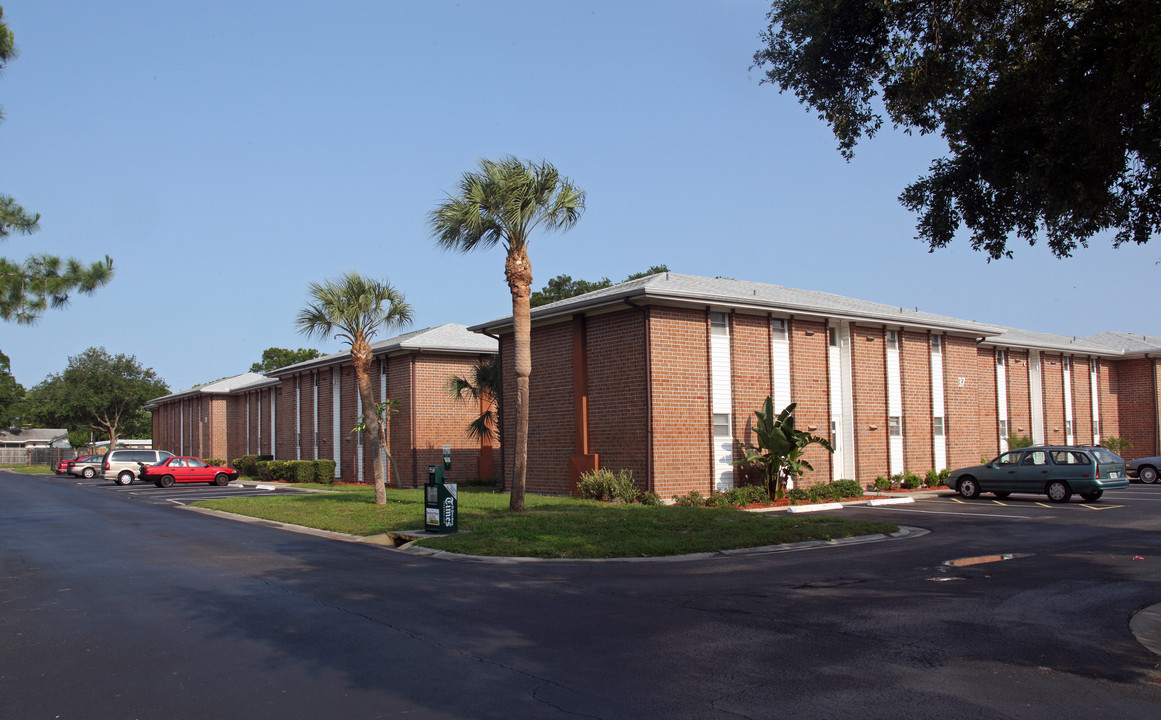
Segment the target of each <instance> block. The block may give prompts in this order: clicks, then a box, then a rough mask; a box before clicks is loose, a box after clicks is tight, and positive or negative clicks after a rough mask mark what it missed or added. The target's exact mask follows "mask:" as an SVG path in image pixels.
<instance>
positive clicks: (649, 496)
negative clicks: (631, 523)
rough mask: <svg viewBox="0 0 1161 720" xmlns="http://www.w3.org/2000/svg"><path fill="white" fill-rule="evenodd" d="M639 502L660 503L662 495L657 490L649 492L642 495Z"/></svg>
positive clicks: (646, 503)
mask: <svg viewBox="0 0 1161 720" xmlns="http://www.w3.org/2000/svg"><path fill="white" fill-rule="evenodd" d="M637 502H639V503H641V504H642V505H660V504H661V496H660V495H658V494H657V493H655V492H647V493H645V494H644V495H642V496H641V499H640V500H638V501H637Z"/></svg>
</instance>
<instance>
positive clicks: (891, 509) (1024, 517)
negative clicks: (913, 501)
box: [867, 506, 1032, 520]
mask: <svg viewBox="0 0 1161 720" xmlns="http://www.w3.org/2000/svg"><path fill="white" fill-rule="evenodd" d="M867 509H868V510H878V511H880V512H884V511H886V512H910V513H920V514H924V515H966V516H968V517H980V516H983V517H997V518H1014V519H1017V520H1031V519H1032V516H1031V515H1003V514H996V513H990V512H986V511H981V512H950V511H947V510H922V509H919V508H906V509H904V508H900V507H883V506H874V507H868V508H867Z"/></svg>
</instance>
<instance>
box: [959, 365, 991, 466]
mask: <svg viewBox="0 0 1161 720" xmlns="http://www.w3.org/2000/svg"><path fill="white" fill-rule="evenodd" d="M976 377H977V378H979V383H978V388H979V416H978V418H979V419H978V428H977V433H976V443H977V450H978V456H977V457H976V460H979V458H980V457H986V458H988V459H991V458H993V457H995V456H996V455H999V454H1000V400H999V397H998V395H997V392H996V351H995V348H984V347H977V348H976ZM949 467H951V466H949ZM953 469H954V468H953Z"/></svg>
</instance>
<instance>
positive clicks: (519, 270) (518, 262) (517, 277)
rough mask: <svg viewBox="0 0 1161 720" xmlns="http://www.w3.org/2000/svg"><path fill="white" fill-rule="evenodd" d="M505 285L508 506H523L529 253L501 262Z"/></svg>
mask: <svg viewBox="0 0 1161 720" xmlns="http://www.w3.org/2000/svg"><path fill="white" fill-rule="evenodd" d="M504 274H505V275H506V276H507V277H508V288H509V290H511V292H512V323H513V329H514V340H515V345H516V348H515V349H516V353H515V361H516V368H515V369H516V447H515V458H514V462H513V468H512V496H511V500H510V502H509V504H508V507H509V508H510V509H511V510H513V511H515V512H522V511H523V510H524V479H525V476H526V474H527V469H528V384H529V378H530V377H531V376H532V320H531V318H530V316H529V313H530V312H531V306H530V305H529V302H528V300H529V295H530V294H531V292H532V266H531V264H530V263H529V262H528V253H527V252H526V251H525V250H524V249H523V248H519V249H514V250H512V251H510V252H509V253H508V259H507V261H506V262H505V264H504Z"/></svg>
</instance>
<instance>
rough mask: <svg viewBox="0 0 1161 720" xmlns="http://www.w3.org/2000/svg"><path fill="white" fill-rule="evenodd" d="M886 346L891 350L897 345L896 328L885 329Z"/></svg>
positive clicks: (897, 334) (897, 333)
mask: <svg viewBox="0 0 1161 720" xmlns="http://www.w3.org/2000/svg"><path fill="white" fill-rule="evenodd" d="M887 347H889V348H891V349H892V350H894V349H896V348H898V347H899V331H898V330H888V331H887Z"/></svg>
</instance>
